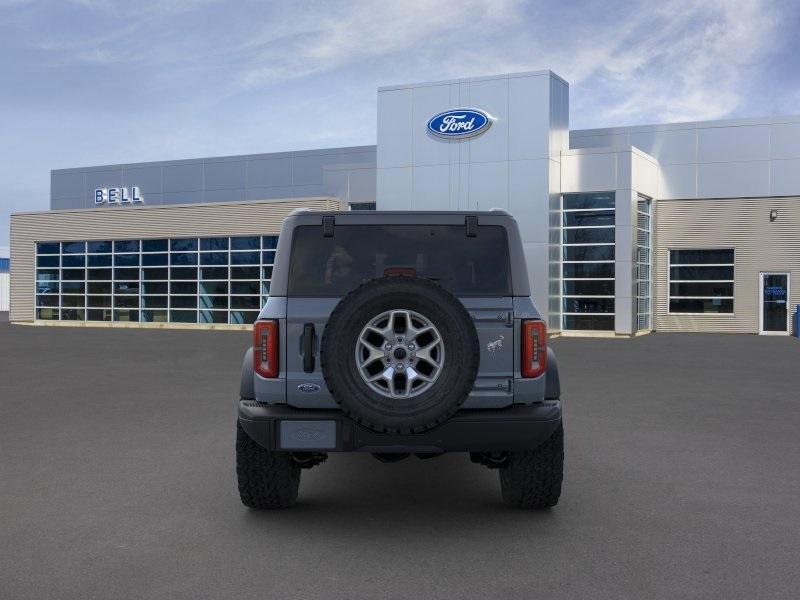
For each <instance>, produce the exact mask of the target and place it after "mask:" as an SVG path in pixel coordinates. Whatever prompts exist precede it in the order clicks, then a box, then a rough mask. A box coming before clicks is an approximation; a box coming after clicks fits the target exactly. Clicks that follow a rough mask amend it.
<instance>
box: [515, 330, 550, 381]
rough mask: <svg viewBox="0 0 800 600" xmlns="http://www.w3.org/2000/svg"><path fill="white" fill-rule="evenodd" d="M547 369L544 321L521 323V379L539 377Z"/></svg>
mask: <svg viewBox="0 0 800 600" xmlns="http://www.w3.org/2000/svg"><path fill="white" fill-rule="evenodd" d="M546 368H547V327H546V326H545V324H544V321H522V368H521V369H520V370H521V371H522V376H523V377H539V375H541V374H542V373H544V370H545V369H546Z"/></svg>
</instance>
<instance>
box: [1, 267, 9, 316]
mask: <svg viewBox="0 0 800 600" xmlns="http://www.w3.org/2000/svg"><path fill="white" fill-rule="evenodd" d="M8 283H9V277H8V271H0V312H7V311H8V295H9V289H8Z"/></svg>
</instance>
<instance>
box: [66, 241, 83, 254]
mask: <svg viewBox="0 0 800 600" xmlns="http://www.w3.org/2000/svg"><path fill="white" fill-rule="evenodd" d="M85 252H86V242H61V254H84V253H85Z"/></svg>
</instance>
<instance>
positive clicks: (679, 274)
mask: <svg viewBox="0 0 800 600" xmlns="http://www.w3.org/2000/svg"><path fill="white" fill-rule="evenodd" d="M669 273H670V279H672V280H676V279H678V280H685V279H689V280H693V279H733V267H670V270H669Z"/></svg>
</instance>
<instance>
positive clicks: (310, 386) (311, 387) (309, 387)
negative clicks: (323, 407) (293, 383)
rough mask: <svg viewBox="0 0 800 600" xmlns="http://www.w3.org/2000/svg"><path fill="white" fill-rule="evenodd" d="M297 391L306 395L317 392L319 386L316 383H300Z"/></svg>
mask: <svg viewBox="0 0 800 600" xmlns="http://www.w3.org/2000/svg"><path fill="white" fill-rule="evenodd" d="M297 389H298V390H300V391H301V392H305V393H307V394H310V393H313V392H318V391H319V386H318V385H317V384H316V383H301V384H300V385H298V386H297Z"/></svg>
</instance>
